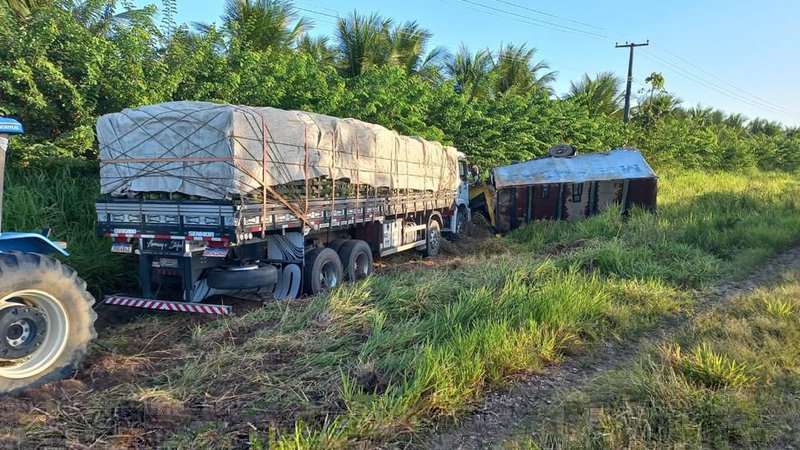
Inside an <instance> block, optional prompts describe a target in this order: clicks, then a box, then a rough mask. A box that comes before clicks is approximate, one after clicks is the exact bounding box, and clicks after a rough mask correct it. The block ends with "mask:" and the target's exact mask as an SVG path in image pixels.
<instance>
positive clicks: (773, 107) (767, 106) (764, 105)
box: [461, 0, 800, 116]
mask: <svg viewBox="0 0 800 450" xmlns="http://www.w3.org/2000/svg"><path fill="white" fill-rule="evenodd" d="M461 1H462V2H465V3H468V4H472V5H477V6H480V7H482V8H485V9H488V10H491V11H495V12H501V13H505V14H506V15H510V16H514V17H521V18H524V19H527V20H531V21H535V22H541V23H544V24H547V25H553V26H556V27H561V28H563V29H564V30H572V31H576V32H578V33H581V34H584V35H588V36H590V37H594V38H604V39H607V36H605V35H602V34H599V33H595V32H592V31H587V30H580V29H577V28H574V27H567V26H564V25H560V24H554V23H552V22H545V21H540V20H538V19H535V18H532V17H530V16H525V15H522V14H518V13H515V12H512V11H507V10H503V9H500V8H494V7H492V6H488V5H484V4H481V3H478V2H476V1H472V0H461ZM495 1H496V2H498V3H503V4H506V5H510V6H514V7H517V8H520V9H524V10H528V11H531V12H535V13H538V14H543V15H547V16H549V17H554V18H558V19H561V20H566V21H569V22H572V23H578V24H580V25H584V26H588V27H592V28H595V29H599V30H602V31H607V30H605V29H603V28H602V27H598V26H595V25H592V24H588V23H585V22H580V21H576V20H573V19H569V18H566V17H561V16H557V15H555V14H552V13H548V12H546V11H541V10H537V9H534V8H530V7H527V6H524V5H520V4H517V3H513V2H510V1H507V0H495ZM523 22H524V21H523ZM532 25H539V24H536V23H534V24H532ZM539 26H542V25H539ZM545 28H548V27H545ZM551 29H552V28H551ZM564 30H559V31H564ZM615 34H618V32H615ZM654 45H657V44H654ZM658 47H659V48H660V49H662V50H664V51H665V52H667V53H669V54H671V55H673V56H674V57H675V58H678V59H679V60H681V61H683V62H684V63H685V64H688V65H689V66H692V67H694V68H695V69H696V70H698V71H700V72H702V73H704V74H706V75H707V76H709V77H711V78H713V79H716V80H718V81H720V82H722V83H724V84H726V85H728V86H730V87H732V88H733V89H735V90H736V91H739V92H741V93H742V94H744V95H746V96H748V97H750V99H748V98H743V97H741V96H740V95H737V94H732V93H731V92H729V91H728V90H727V89H725V88H722V87H721V86H719V85H717V84H715V83H714V82H713V81H710V80H708V79H706V78H703V77H702V76H700V75H698V74H696V73H694V72H693V71H690V70H687V69H686V68H684V67H682V66H681V65H680V64H676V63H674V62H671V61H668V60H667V59H665V58H660V57H658V56H657V55H655V54H654V53H652V52H648V53H650V54H651V55H652V56H653V57H656V58H659V59H661V60H662V61H664V63H667V64H670V65H671V66H673V67H675V68H676V69H678V70H682V71H683V72H684V73H687V74H688V75H683V74H682V73H681V74H680V75H682V76H685V77H688V78H689V79H690V80H692V81H695V82H697V83H698V84H701V85H702V86H704V87H707V88H709V89H711V90H713V91H715V92H718V93H721V94H723V95H726V96H728V97H731V98H734V99H736V100H738V101H741V102H744V103H747V104H749V105H752V106H756V107H758V108H760V109H763V110H765V111H769V112H773V113H777V114H781V115H792V116H796V115H798V114H800V113H798V112H796V111H794V110H791V109H789V108H786V107H784V106H781V105H778V104H777V103H774V102H771V101H769V100H766V99H763V98H761V97H759V96H757V95H755V94H752V93H750V92H748V91H746V90H744V89H742V88H739V87H738V86H736V85H734V84H732V83H730V82H728V81H726V80H723V79H722V78H720V77H718V76H716V75H714V74H712V73H711V72H709V71H707V70H705V69H703V68H701V67H699V66H698V65H696V64H693V63H691V62H690V61H688V60H686V59H684V58H682V57H680V56H678V55H676V54H674V53H673V52H670V51H669V50H668V49H666V48H664V47H663V46H658ZM647 59H649V58H647ZM651 61H652V60H651ZM752 99H755V100H752Z"/></svg>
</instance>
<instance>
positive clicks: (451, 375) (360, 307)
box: [9, 172, 800, 448]
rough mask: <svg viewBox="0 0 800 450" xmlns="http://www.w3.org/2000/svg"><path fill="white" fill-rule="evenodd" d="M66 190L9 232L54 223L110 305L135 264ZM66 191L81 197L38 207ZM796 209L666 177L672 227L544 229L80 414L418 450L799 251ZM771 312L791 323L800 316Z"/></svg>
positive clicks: (202, 327)
mask: <svg viewBox="0 0 800 450" xmlns="http://www.w3.org/2000/svg"><path fill="white" fill-rule="evenodd" d="M56 175H57V176H58V177H65V176H66V177H69V178H71V179H70V180H67V181H64V182H63V183H62V180H60V179H55V180H53V179H49V178H46V177H45V176H44V175H41V174H38V173H36V172H31V173H25V174H18V175H17V178H16V180H15V179H14V178H13V177H12V183H16V184H12V186H16V187H15V188H14V189H16V191H13V190H12V193H11V197H12V200H11V201H12V202H17V203H12V204H16V205H19V206H15V207H13V208H12V210H15V211H14V212H13V213H9V214H12V215H13V214H16V213H17V212H16V211H19V210H26V209H24V208H28V209H27V210H26V211H29V214H30V215H31V216H32V217H35V218H44V219H49V218H51V217H52V218H54V220H52V221H51V226H54V227H56V228H57V229H61V230H65V231H64V232H65V233H66V235H67V237H68V238H72V239H74V241H75V245H74V246H73V249H74V259H72V260H71V262H73V263H74V264H75V265H76V266H77V267H78V270H79V271H80V270H84V273H83V274H84V275H85V276H87V275H86V274H88V276H87V278H89V279H90V280H91V281H93V282H94V283H97V284H96V285H95V288H96V289H106V287H107V286H108V285H113V284H114V283H118V282H120V281H117V280H114V279H112V278H114V277H122V278H124V279H130V278H131V275H130V274H129V273H126V272H125V267H126V266H125V265H124V264H123V263H121V262H119V260H117V259H111V258H109V257H108V256H109V255H108V254H107V253H100V250H99V247H103V246H105V245H107V244H106V243H101V242H100V241H94V240H92V239H89V238H88V237H86V238H85V239H81V236H89V235H90V233H92V230H93V219H91V217H93V211H92V210H91V206H90V204H91V201H92V199H89V198H88V197H89V196H87V195H85V194H84V193H83V192H84V189H90V187H91V186H94V188H95V189H96V181H95V180H93V179H91V178H90V177H87V178H84V179H79V180H76V179H72V178H74V177H73V176H72V174H71V173H69V172H58V173H57V174H56ZM92 183H95V184H92ZM52 186H58V188H56V189H57V190H58V189H64V190H70V191H71V190H73V189H74V190H79V191H81V192H79V193H75V192H70V193H69V194H67V193H61V194H56V193H51V192H38V191H39V190H45V191H46V189H47V188H48V187H52ZM28 190H33V191H36V192H34V193H28V192H27V191H28ZM26 196H29V197H30V198H32V200H30V201H28V200H25V201H23V200H22V199H25V198H27V197H26ZM59 199H64V200H59ZM73 202H74V203H75V204H77V205H82V206H80V208H81V211H82V212H80V213H78V212H77V211H75V217H74V219H72V222H70V219H68V215H67V213H63V211H62V210H63V209H64V208H65V207H66V205H72V204H73ZM799 202H800V184H799V183H798V182H797V181H796V180H795V179H793V178H792V177H791V176H789V175H785V174H776V173H757V174H726V173H716V174H704V173H700V172H688V173H684V172H666V173H663V174H662V177H661V186H660V198H659V214H658V215H655V216H654V215H651V214H647V213H644V212H641V211H635V212H634V213H633V214H632V215H631V217H630V218H629V219H627V220H623V219H622V218H621V217H620V216H619V214H618V211H617V210H613V209H612V210H610V211H608V212H607V213H606V214H603V215H600V216H597V217H593V218H591V219H589V220H586V221H583V222H579V223H574V224H570V223H561V222H542V223H535V224H532V225H530V226H527V227H525V228H523V229H520V230H517V231H516V232H514V233H512V235H511V236H509V237H507V238H503V239H499V240H498V239H489V240H485V241H482V242H476V243H474V244H473V245H474V248H473V249H472V250H473V252H472V253H471V254H470V255H467V256H462V257H459V258H454V259H453V260H452V261H450V262H446V263H444V264H440V265H438V266H433V267H421V268H413V269H409V270H406V271H398V272H397V273H393V274H391V275H385V276H376V277H372V278H370V279H368V280H365V281H364V282H361V283H359V284H357V285H349V286H343V287H341V288H339V289H336V290H335V291H333V292H331V293H329V294H327V295H321V296H318V297H316V298H314V299H311V300H304V301H297V302H286V303H276V304H272V305H269V306H267V307H265V308H261V309H258V310H256V311H253V312H251V313H248V314H245V315H243V316H241V317H235V318H231V319H227V320H219V321H216V322H212V323H207V324H198V325H196V326H194V328H193V332H192V333H191V336H189V337H187V338H183V339H180V340H177V341H176V343H174V344H172V346H171V347H170V350H169V351H170V352H172V353H174V354H175V355H177V356H175V357H174V358H173V359H171V360H170V361H171V363H170V364H165V365H163V366H162V365H159V366H158V370H146V369H141V370H140V372H138V373H140V375H138V376H136V377H135V379H134V380H130V381H123V382H120V383H119V384H117V385H115V387H114V388H113V389H112V390H110V391H106V392H104V395H102V396H100V395H98V396H97V398H94V397H90V398H89V399H87V401H86V402H85V404H83V405H82V406H81V408H85V409H91V408H94V407H97V408H101V409H102V408H106V409H107V408H108V405H114V404H126V405H127V404H129V403H130V402H134V403H136V404H137V405H145V406H146V405H152V404H155V405H170V406H169V408H174V407H176V406H175V405H178V406H177V407H179V408H184V409H186V410H188V409H190V408H200V411H204V412H205V413H207V414H210V415H211V418H210V419H209V420H211V422H212V423H216V424H220V423H223V424H224V423H227V424H228V425H222V426H217V427H209V426H208V425H207V424H196V423H194V422H192V421H190V420H188V419H180V420H177V419H176V422H175V423H174V424H172V425H171V427H172V428H171V429H173V430H174V432H175V435H173V436H171V437H169V439H170V443H171V444H174V446H178V447H183V448H194V447H206V448H211V447H214V446H215V444H214V443H215V442H228V441H230V440H231V439H232V440H233V441H236V442H241V441H245V442H248V443H249V444H250V445H253V446H256V447H259V446H261V447H264V448H265V447H266V446H269V447H270V448H273V447H274V448H308V447H315V448H331V447H334V448H335V447H339V448H345V447H350V446H353V445H370V444H375V443H385V442H403V441H404V440H407V439H408V438H409V437H410V436H412V435H413V434H414V433H417V432H419V431H420V430H422V429H424V428H425V427H427V426H428V425H430V424H431V423H433V422H434V421H437V420H442V419H446V418H452V417H457V416H458V415H459V414H462V413H463V411H464V410H465V408H467V407H468V406H469V405H470V404H471V403H473V402H475V401H476V400H478V399H480V397H481V396H482V395H483V394H484V393H485V392H486V390H487V389H490V388H494V387H497V386H500V385H503V384H506V383H510V382H513V380H514V379H515V378H516V377H519V376H520V375H523V374H525V373H531V372H536V371H537V370H540V369H541V368H542V367H543V366H545V365H547V364H553V363H558V361H560V359H561V358H562V357H563V355H564V354H565V353H569V352H574V351H579V350H580V349H581V348H582V347H585V346H587V345H591V343H592V342H595V341H596V340H598V339H600V338H603V339H624V338H625V337H626V336H629V335H630V334H631V333H636V332H640V331H643V330H647V329H649V328H652V327H654V326H655V325H656V324H657V323H658V322H659V321H660V320H662V319H664V318H665V317H666V316H669V315H671V314H674V313H676V312H678V311H681V310H685V309H687V308H690V307H691V299H692V296H693V295H694V294H695V293H696V292H697V291H698V290H702V289H704V288H705V287H706V286H708V285H709V284H710V283H712V282H714V281H715V280H717V279H719V278H720V277H736V276H740V275H742V274H743V273H746V272H747V271H749V270H750V269H751V268H752V267H754V266H755V265H756V264H758V263H759V262H761V261H763V260H764V259H766V258H768V257H769V256H771V255H773V254H774V253H776V252H777V251H779V250H781V249H783V248H786V247H788V246H790V245H793V244H796V243H798V242H800V203H799ZM30 205H38V206H33V207H32V206H30ZM42 208H44V210H40V209H42ZM48 208H49V209H48ZM44 211H51V212H49V213H45V212H44ZM37 214H39V215H37ZM59 214H63V216H59ZM70 214H72V213H70ZM38 220H41V219H38ZM33 223H36V219H30V221H29V222H26V223H23V224H22V225H26V226H29V227H31V225H33ZM89 227H91V229H84V228H89ZM103 251H104V252H105V248H104V249H103ZM98 255H101V256H98ZM95 263H96V264H97V266H96V267H97V269H96V270H93V267H95V266H93V264H95ZM765 305H766V304H765ZM772 310H773V312H771V313H770V314H771V316H781V315H782V314H783V315H787V314H793V313H794V311H795V310H796V309H795V307H794V306H790V307H786V306H782V305H779V304H776V305H774V306H773V307H772ZM175 319H177V318H175ZM175 319H172V320H170V319H169V318H165V319H160V320H156V321H154V322H153V323H149V324H145V325H142V326H145V327H151V328H152V330H153V332H152V335H153V336H158V333H160V332H162V331H163V330H164V329H165V328H167V327H169V326H172V327H185V325H184V324H183V323H180V322H176V320H175ZM131 330H132V329H131V328H129V327H128V328H126V327H123V328H122V329H119V330H118V331H117V333H119V334H120V335H124V334H126V333H129V332H133V331H131ZM135 333H136V336H140V334H141V333H142V332H141V329H137V330H136V331H135ZM161 339H163V338H158V341H159V342H160V341H161ZM124 341H125V340H105V341H104V342H102V344H103V346H100V347H98V349H97V350H96V351H97V352H98V353H99V354H100V355H125V354H127V353H126V352H129V351H128V350H126V348H127V347H129V346H128V345H123V343H124ZM120 346H121V347H120ZM681 348H682V349H687V350H686V351H683V352H681V353H680V357H681V358H683V359H680V360H679V361H677V362H676V363H675V364H676V365H673V366H670V367H672V369H670V370H672V371H673V372H674V373H675V374H676V375H675V377H678V375H680V377H681V378H680V379H681V380H682V379H683V377H684V371H682V370H683V369H679V368H680V367H683V361H684V360H685V361H686V367H687V369H686V370H687V371H688V370H690V369H691V370H694V371H695V372H697V374H698V375H697V377H698V378H699V377H706V378H707V379H709V380H717V381H719V380H723V381H726V380H730V379H734V380H737V379H739V378H741V377H742V376H743V377H745V378H746V379H747V380H749V378H748V377H751V376H753V368H752V366H751V365H749V364H745V365H744V366H741V363H743V362H742V361H739V359H736V358H734V360H733V361H731V360H729V359H726V358H727V356H724V355H726V354H725V353H720V350H719V349H718V348H716V347H712V349H711V350H710V351H708V352H705V351H704V350H703V347H702V346H701V347H700V353H699V354H695V346H694V345H683V344H681ZM721 355H723V356H721ZM133 356H136V357H140V355H138V353H136V354H134V355H133ZM720 358H722V359H721V360H720ZM159 364H160V363H159ZM740 369H741V370H740ZM678 370H681V371H680V372H678ZM701 374H702V375H701ZM737 377H739V378H737ZM676 379H677V378H676ZM734 383H736V381H734ZM748 383H749V381H748V382H747V383H744V382H742V383H741V384H740V385H739V386H740V387H738V388H737V389H739V388H742V387H741V386H745V385H748ZM712 384H713V383H712ZM723 384H724V383H723ZM692 386H694V385H692ZM692 388H693V389H694V387H692ZM686 389H688V388H686ZM193 414H194V413H193ZM91 420H92V421H94V422H92V423H90V424H83V425H82V426H84V428H86V429H92V427H93V426H96V427H98V429H103V428H102V424H103V423H107V421H108V417H107V416H105V415H103V414H99V415H96V416H92V419H91ZM93 424H95V425H93ZM248 424H249V425H248ZM54 432H55V431H54ZM89 434H91V433H89ZM232 436H233V437H232ZM216 439H220V441H217V440H216ZM159 442H161V441H159ZM147 443H148V444H151V445H152V442H147ZM220 445H226V444H224V443H223V444H220Z"/></svg>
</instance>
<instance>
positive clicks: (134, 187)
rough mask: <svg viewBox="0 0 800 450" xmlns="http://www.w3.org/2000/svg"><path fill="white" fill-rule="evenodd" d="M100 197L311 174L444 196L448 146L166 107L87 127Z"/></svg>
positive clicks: (362, 127) (194, 107)
mask: <svg viewBox="0 0 800 450" xmlns="http://www.w3.org/2000/svg"><path fill="white" fill-rule="evenodd" d="M97 138H98V141H99V143H100V183H101V192H102V193H103V194H111V195H112V196H124V195H128V194H132V193H147V192H160V193H180V194H185V195H190V196H200V197H205V198H209V199H228V198H232V197H243V196H248V195H252V194H258V193H260V192H262V189H264V185H266V186H280V185H286V184H291V183H297V182H301V181H304V180H308V179H313V178H327V179H333V180H346V181H348V182H350V183H354V184H362V185H368V186H372V187H375V188H388V189H392V190H414V191H421V192H439V191H446V190H449V191H454V190H455V189H456V187H457V183H458V178H457V177H458V172H457V164H458V157H457V151H456V149H454V148H452V147H445V146H442V145H441V144H439V143H437V142H430V141H426V140H424V139H421V138H418V137H406V136H401V135H399V134H397V133H395V132H394V131H391V130H388V129H386V128H384V127H381V126H379V125H373V124H369V123H365V122H362V121H359V120H355V119H339V118H336V117H331V116H326V115H322V114H314V113H308V112H302V111H285V110H281V109H276V108H257V107H250V106H234V105H223V104H215V103H206V102H189V101H181V102H169V103H162V104H157V105H150V106H142V107H139V108H135V109H126V110H124V111H122V112H120V113H114V114H106V115H104V116H102V117H101V118H100V120H99V121H98V123H97Z"/></svg>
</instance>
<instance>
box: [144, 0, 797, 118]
mask: <svg viewBox="0 0 800 450" xmlns="http://www.w3.org/2000/svg"><path fill="white" fill-rule="evenodd" d="M136 3H137V4H139V5H142V4H149V3H155V4H156V5H157V6H159V3H158V1H154V0H150V1H146V0H139V1H137V2H136ZM294 4H295V7H296V8H298V9H300V8H302V9H304V10H309V11H298V12H299V13H301V14H302V15H304V16H306V17H307V18H309V19H311V20H312V21H313V22H314V23H315V27H314V30H313V32H312V34H329V35H332V34H333V30H334V26H335V25H334V24H335V20H336V19H334V18H333V17H330V16H336V15H347V14H349V13H350V12H351V11H353V10H356V11H358V12H359V13H370V12H373V11H374V12H378V13H380V14H381V15H383V16H385V17H391V18H393V19H395V21H406V20H417V21H418V22H419V23H420V24H421V25H422V26H423V27H425V28H427V29H429V30H430V31H431V32H432V33H433V35H434V37H433V42H432V43H433V45H443V46H445V47H447V48H448V49H450V50H451V51H455V50H456V49H457V48H458V46H459V45H460V43H461V42H464V43H466V44H467V45H468V46H469V47H470V48H471V49H472V50H476V49H480V48H486V47H488V48H490V49H497V48H498V47H499V46H500V44H501V43H509V42H512V43H515V44H520V43H527V44H528V45H529V46H533V47H536V48H537V49H538V55H539V58H542V59H544V60H546V61H547V62H548V63H549V64H550V66H551V68H552V69H554V70H556V71H557V72H558V81H557V83H556V91H557V92H558V93H559V94H561V93H563V92H565V91H566V90H567V89H568V88H569V83H570V81H572V80H576V79H578V78H579V77H580V76H581V75H582V74H583V73H585V72H586V73H590V74H594V73H597V72H600V71H606V70H611V71H614V72H616V73H618V74H620V75H622V76H624V75H625V74H626V70H627V61H628V51H627V49H615V48H614V43H615V41H619V42H620V43H622V42H624V41H626V40H628V41H635V42H643V41H645V40H647V39H649V40H650V43H651V45H650V46H649V47H643V48H638V49H637V50H636V56H635V61H634V86H633V88H634V92H636V91H637V90H638V89H641V88H643V84H644V78H645V77H647V75H649V74H650V73H651V72H653V71H658V72H661V73H662V74H663V75H664V78H665V80H666V89H667V90H668V91H669V92H672V93H674V94H676V95H677V96H678V97H680V98H681V99H682V100H683V104H684V106H687V107H688V106H695V105H697V104H698V103H700V104H702V105H703V106H713V107H715V108H721V109H723V110H725V111H728V112H741V113H743V114H745V115H746V116H748V117H749V118H753V117H764V118H768V119H771V120H778V121H781V122H783V123H785V124H790V125H800V76H798V75H800V1H798V0H771V1H770V0H765V1H762V2H754V1H748V0H727V1H724V0H693V1H692V0H671V1H658V2H654V1H642V0H615V1H613V2H612V1H602V2H601V1H595V0H560V1H537V0H372V1H370V0H339V1H333V0H296V1H295V2H294ZM223 5H224V1H222V0H191V1H190V0H178V17H177V21H178V22H179V23H181V22H192V21H202V22H215V21H216V22H217V23H219V17H220V15H221V14H222V11H223ZM311 11H313V12H311ZM570 28H571V29H570ZM575 30H577V31H575Z"/></svg>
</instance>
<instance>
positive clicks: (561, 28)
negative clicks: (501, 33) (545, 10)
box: [461, 0, 608, 39]
mask: <svg viewBox="0 0 800 450" xmlns="http://www.w3.org/2000/svg"><path fill="white" fill-rule="evenodd" d="M461 1H462V2H464V3H467V4H470V5H475V6H478V7H480V8H483V9H486V10H490V11H494V12H499V13H503V14H506V15H508V16H513V17H514V18H517V19H516V20H518V21H522V22H523V23H528V24H529V25H535V26H540V27H543V28H547V29H550V30H555V31H561V32H567V33H568V32H573V33H578V34H584V35H588V36H593V37H595V38H601V39H608V37H606V36H603V35H602V34H598V33H595V32H593V31H586V30H581V29H579V28H574V27H569V26H566V25H561V24H558V23H553V22H548V21H546V20H540V19H536V18H533V17H530V16H526V15H524V14H518V13H515V12H513V11H508V10H505V9H501V8H496V7H494V6H489V5H485V4H483V3H479V2H475V1H472V0H461ZM520 19H522V20H520Z"/></svg>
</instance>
